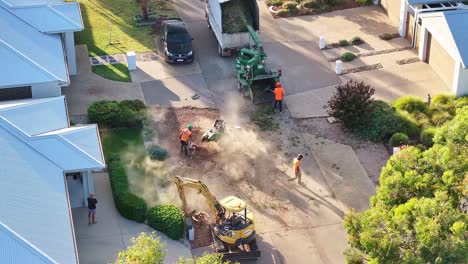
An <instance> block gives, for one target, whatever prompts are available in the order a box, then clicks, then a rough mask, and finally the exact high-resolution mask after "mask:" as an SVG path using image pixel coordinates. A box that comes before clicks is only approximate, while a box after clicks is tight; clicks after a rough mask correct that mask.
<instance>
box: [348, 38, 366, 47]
mask: <svg viewBox="0 0 468 264" xmlns="http://www.w3.org/2000/svg"><path fill="white" fill-rule="evenodd" d="M350 43H351V45H361V44H363V43H364V40H362V38H361V37H359V36H356V37H354V38H352V39H351V41H350Z"/></svg>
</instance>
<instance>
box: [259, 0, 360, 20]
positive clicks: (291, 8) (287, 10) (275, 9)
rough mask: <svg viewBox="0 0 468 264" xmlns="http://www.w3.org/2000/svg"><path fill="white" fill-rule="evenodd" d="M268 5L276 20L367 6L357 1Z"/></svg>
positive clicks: (272, 1) (272, 0)
mask: <svg viewBox="0 0 468 264" xmlns="http://www.w3.org/2000/svg"><path fill="white" fill-rule="evenodd" d="M294 2H295V3H296V5H294ZM266 4H267V6H268V7H269V10H270V12H271V13H272V15H273V17H275V18H281V17H294V16H304V15H317V14H322V13H327V12H332V11H336V10H343V9H348V8H355V7H359V6H363V5H366V4H360V3H359V1H356V0H294V1H288V0H267V1H266Z"/></svg>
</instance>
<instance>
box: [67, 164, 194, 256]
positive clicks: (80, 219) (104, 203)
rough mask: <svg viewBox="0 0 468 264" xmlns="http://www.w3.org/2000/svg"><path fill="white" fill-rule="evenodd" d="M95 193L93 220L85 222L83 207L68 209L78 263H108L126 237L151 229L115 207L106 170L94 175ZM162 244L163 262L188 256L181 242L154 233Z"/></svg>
mask: <svg viewBox="0 0 468 264" xmlns="http://www.w3.org/2000/svg"><path fill="white" fill-rule="evenodd" d="M94 186H95V194H96V198H97V199H98V205H97V212H96V221H97V223H96V224H94V225H88V211H87V209H86V208H74V209H72V215H73V225H74V227H75V236H76V241H77V245H78V255H79V258H80V263H82V264H103V263H112V262H114V261H115V259H116V258H117V254H118V252H119V251H121V250H124V249H125V248H126V247H127V246H129V245H131V242H130V238H131V237H135V236H138V235H139V234H140V233H141V232H152V231H154V230H153V229H152V228H151V227H149V226H147V225H145V224H140V223H137V222H133V221H130V220H127V219H125V218H123V217H122V216H120V214H119V213H118V212H117V209H116V208H115V204H114V200H113V198H112V192H111V189H110V183H109V177H108V175H107V173H95V174H94ZM157 233H158V235H159V236H160V238H161V241H162V242H164V243H165V244H166V250H167V255H166V259H165V262H164V263H167V264H174V263H176V262H177V259H178V258H179V256H182V257H191V256H192V255H191V253H190V250H189V249H188V248H187V247H185V246H184V245H182V244H181V243H179V242H177V241H174V240H172V239H170V238H168V237H166V236H165V235H164V234H162V233H159V232H157Z"/></svg>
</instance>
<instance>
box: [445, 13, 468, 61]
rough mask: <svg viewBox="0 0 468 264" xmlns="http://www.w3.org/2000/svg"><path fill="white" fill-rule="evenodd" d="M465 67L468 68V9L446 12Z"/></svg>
mask: <svg viewBox="0 0 468 264" xmlns="http://www.w3.org/2000/svg"><path fill="white" fill-rule="evenodd" d="M444 17H445V20H446V21H447V24H448V27H449V29H450V33H451V34H452V37H453V40H454V41H455V44H456V46H457V49H458V53H459V55H460V59H461V62H462V64H463V67H464V68H465V69H466V68H468V10H460V11H454V12H444Z"/></svg>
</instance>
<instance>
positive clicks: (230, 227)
mask: <svg viewBox="0 0 468 264" xmlns="http://www.w3.org/2000/svg"><path fill="white" fill-rule="evenodd" d="M175 184H176V186H177V190H178V192H179V196H180V199H181V200H182V207H183V210H184V212H185V211H186V210H187V201H186V198H185V190H184V188H192V189H195V190H197V191H198V193H199V194H202V195H203V196H204V197H205V199H206V202H207V203H208V206H209V207H210V210H211V213H212V214H213V216H214V217H215V221H214V223H211V224H210V227H211V234H212V236H213V246H214V249H215V251H216V252H217V253H220V254H223V259H226V260H245V259H256V258H258V257H260V250H259V249H258V246H257V242H256V239H255V223H254V217H253V214H252V212H249V211H247V205H246V203H245V202H244V201H243V200H241V199H239V198H237V197H235V196H228V197H226V198H224V199H222V200H220V201H218V200H217V199H216V197H215V196H214V195H213V194H212V193H211V192H210V191H209V190H208V187H207V186H206V185H205V184H204V183H202V182H201V181H199V180H195V179H190V178H185V177H180V176H176V177H175Z"/></svg>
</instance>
